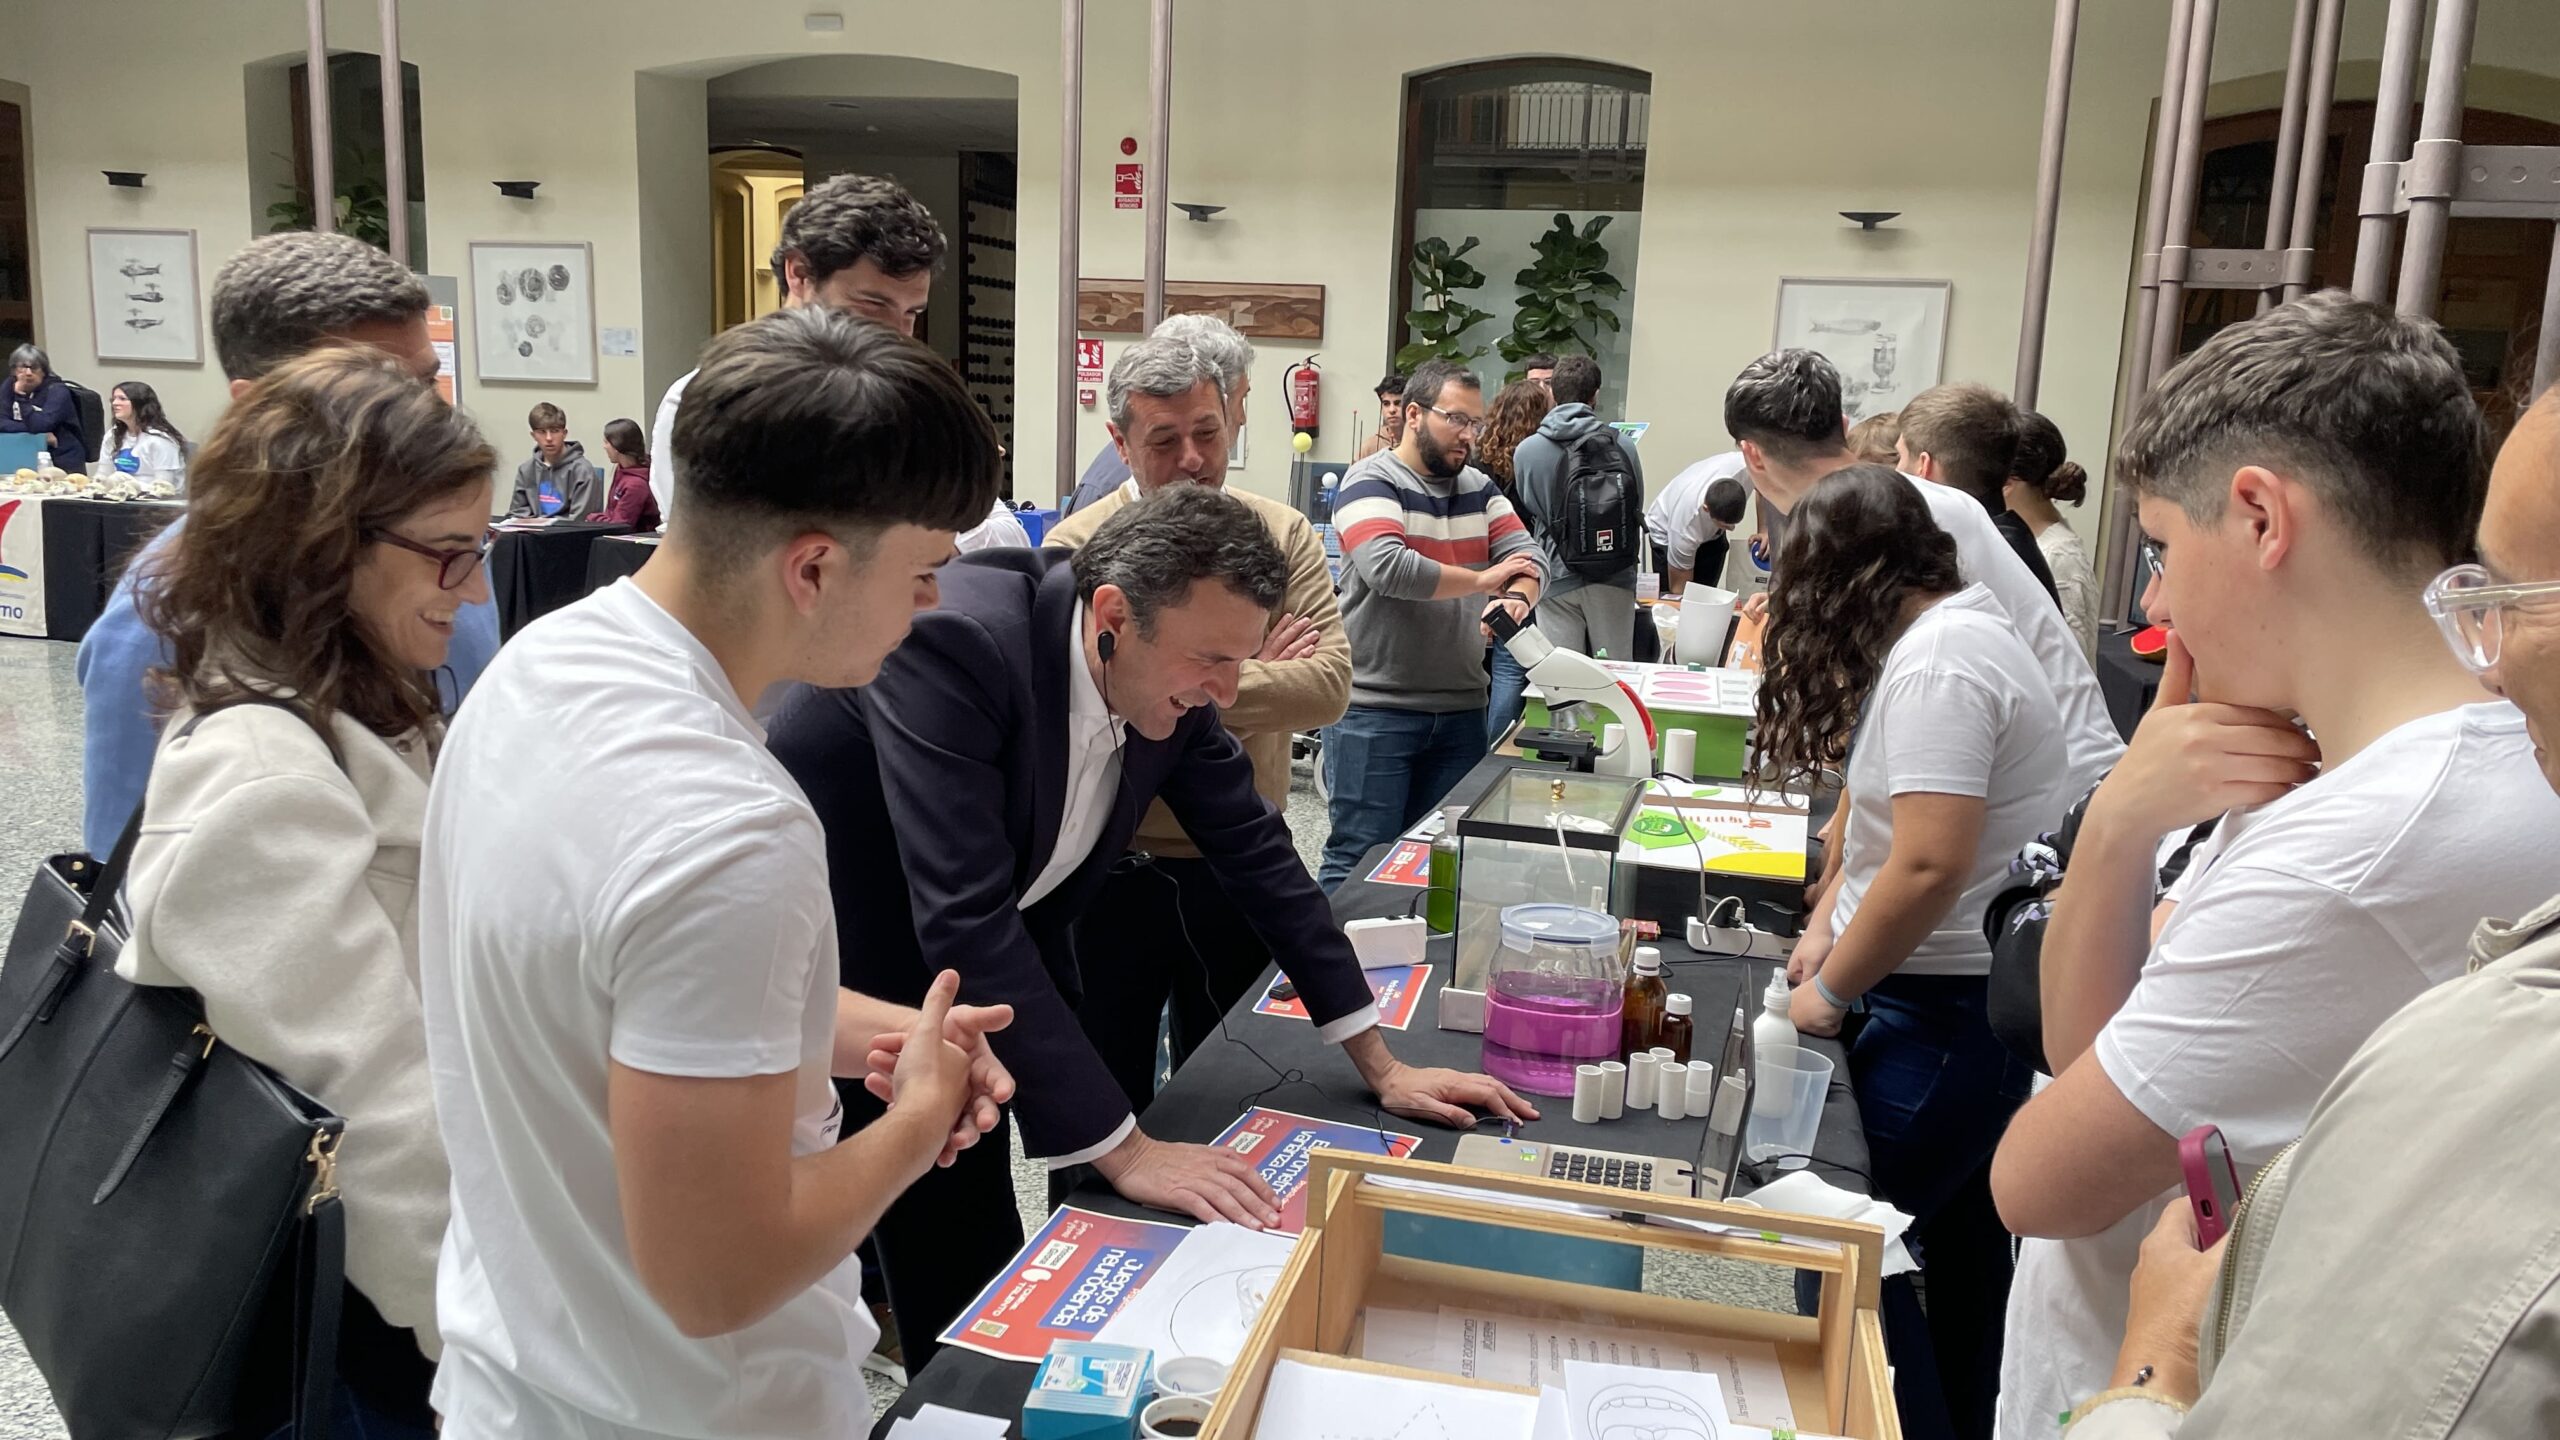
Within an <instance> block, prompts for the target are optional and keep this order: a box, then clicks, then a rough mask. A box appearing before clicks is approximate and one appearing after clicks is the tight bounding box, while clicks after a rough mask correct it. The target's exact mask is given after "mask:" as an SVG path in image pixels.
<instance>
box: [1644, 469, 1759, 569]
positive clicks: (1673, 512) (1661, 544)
mask: <svg viewBox="0 0 2560 1440" xmlns="http://www.w3.org/2000/svg"><path fill="white" fill-rule="evenodd" d="M1718 480H1739V481H1741V482H1742V484H1743V487H1744V494H1745V495H1746V496H1748V494H1749V493H1750V485H1751V473H1750V470H1749V467H1747V466H1745V465H1744V464H1743V463H1742V452H1741V451H1739V450H1728V451H1726V452H1725V453H1724V454H1722V455H1710V456H1708V457H1707V458H1706V459H1704V460H1701V461H1699V462H1698V463H1697V464H1695V465H1692V466H1690V467H1689V468H1688V469H1686V470H1683V471H1681V472H1680V473H1679V474H1677V475H1674V476H1672V477H1671V483H1670V484H1668V485H1666V486H1664V487H1663V488H1662V493H1661V494H1660V495H1657V496H1655V497H1654V500H1653V503H1652V504H1651V505H1649V506H1646V507H1645V512H1644V533H1645V534H1646V535H1648V536H1650V537H1652V540H1653V548H1654V550H1655V552H1656V553H1657V554H1659V555H1661V556H1662V557H1663V559H1664V561H1665V563H1667V564H1668V565H1670V566H1671V567H1673V568H1675V569H1680V570H1687V569H1691V568H1693V566H1694V563H1695V562H1696V560H1697V558H1698V547H1699V546H1700V545H1703V544H1705V543H1706V541H1707V539H1708V537H1709V536H1711V535H1713V534H1714V533H1715V528H1716V522H1715V521H1713V520H1711V519H1709V518H1708V517H1707V487H1708V486H1709V485H1711V484H1714V483H1715V482H1716V481H1718ZM1697 578H1698V579H1700V580H1701V581H1704V582H1705V583H1707V584H1709V585H1713V584H1716V583H1718V582H1719V581H1720V580H1721V579H1722V577H1721V576H1716V575H1701V576H1699V577H1697Z"/></svg>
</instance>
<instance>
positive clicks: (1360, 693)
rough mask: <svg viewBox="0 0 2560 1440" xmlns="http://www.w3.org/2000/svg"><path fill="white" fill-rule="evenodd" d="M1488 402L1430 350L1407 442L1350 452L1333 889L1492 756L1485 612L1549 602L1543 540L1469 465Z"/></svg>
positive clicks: (1333, 738) (1343, 507)
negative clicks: (1488, 752) (1347, 659)
mask: <svg viewBox="0 0 2560 1440" xmlns="http://www.w3.org/2000/svg"><path fill="white" fill-rule="evenodd" d="M1484 409H1485V401H1484V382H1483V381H1481V380H1479V379H1477V378H1476V375H1475V372H1474V371H1471V370H1468V369H1467V368H1465V367H1464V366H1460V365H1452V364H1448V363H1446V362H1444V361H1433V362H1431V363H1429V364H1426V365H1424V366H1422V367H1421V368H1420V369H1418V370H1416V371H1415V372H1414V375H1413V379H1412V381H1411V382H1410V383H1408V384H1407V385H1406V386H1405V391H1404V431H1403V435H1402V437H1401V438H1400V439H1399V440H1398V442H1397V444H1396V447H1395V448H1394V449H1392V450H1381V451H1379V452H1378V453H1377V454H1375V455H1372V456H1370V457H1369V458H1368V459H1366V460H1363V461H1361V462H1360V463H1359V464H1357V465H1354V466H1352V467H1351V470H1350V472H1349V473H1348V474H1346V475H1344V476H1343V477H1342V488H1341V491H1340V492H1339V494H1338V495H1337V496H1336V498H1335V500H1334V505H1333V523H1334V527H1335V529H1336V530H1338V531H1339V532H1340V534H1341V539H1342V553H1343V558H1344V560H1345V561H1346V562H1347V563H1346V564H1345V565H1344V566H1343V576H1342V628H1343V629H1344V630H1345V631H1346V632H1348V633H1349V635H1350V637H1351V708H1350V709H1349V710H1348V711H1347V712H1345V713H1344V715H1343V717H1342V719H1341V720H1340V721H1339V722H1338V723H1336V724H1334V725H1333V726H1332V727H1330V728H1329V729H1327V730H1326V731H1325V743H1324V765H1325V784H1326V787H1327V788H1328V789H1329V790H1330V791H1331V793H1332V797H1333V800H1332V819H1333V834H1332V836H1331V837H1330V838H1329V839H1327V840H1326V841H1325V847H1324V864H1323V867H1322V869H1321V871H1320V872H1319V876H1318V878H1319V879H1321V880H1322V882H1323V884H1324V888H1325V889H1326V890H1328V891H1330V890H1332V889H1334V888H1335V887H1336V886H1339V885H1340V884H1341V883H1342V882H1343V880H1344V879H1346V878H1347V877H1349V875H1350V874H1351V872H1352V869H1353V867H1355V866H1357V865H1358V864H1359V863H1360V857H1361V856H1362V855H1364V854H1366V853H1367V852H1368V850H1369V848H1370V847H1371V846H1374V845H1378V844H1382V843H1384V842H1385V841H1388V840H1391V839H1394V838H1395V836H1396V835H1397V834H1398V833H1400V832H1402V831H1403V830H1404V829H1405V828H1406V827H1407V826H1409V825H1411V824H1413V822H1414V821H1416V820H1419V819H1421V818H1422V816H1423V814H1424V813H1425V812H1426V811H1428V810H1429V809H1430V808H1431V807H1432V806H1434V805H1437V804H1439V803H1440V801H1441V799H1442V797H1444V796H1446V795H1447V794H1448V793H1449V791H1450V789H1451V788H1452V787H1453V786H1455V785H1456V784H1457V783H1458V780H1459V777H1461V776H1463V775H1465V774H1466V773H1467V771H1468V770H1469V769H1470V768H1471V767H1473V766H1474V765H1475V763H1476V762H1477V761H1478V760H1481V759H1483V758H1484V753H1485V746H1486V740H1485V732H1484V711H1485V699H1486V694H1487V691H1488V689H1489V688H1490V684H1489V681H1488V679H1487V676H1486V673H1485V666H1484V651H1485V646H1486V645H1487V644H1488V643H1489V642H1490V641H1491V640H1492V638H1493V636H1492V632H1490V631H1488V630H1486V629H1485V628H1484V623H1483V617H1484V615H1485V613H1486V611H1487V610H1489V609H1490V608H1491V607H1493V606H1495V605H1499V606H1502V607H1504V608H1506V609H1508V610H1509V611H1510V612H1511V618H1512V619H1513V620H1514V621H1518V622H1521V623H1526V622H1527V620H1528V618H1529V608H1530V607H1531V606H1533V605H1535V604H1537V603H1538V592H1539V589H1540V588H1541V586H1542V584H1543V583H1544V577H1545V571H1544V569H1543V568H1542V566H1541V564H1540V562H1539V559H1538V548H1537V543H1536V542H1535V541H1533V540H1532V539H1531V538H1530V536H1529V531H1528V527H1526V526H1524V525H1522V524H1521V523H1520V516H1519V514H1518V513H1517V512H1515V511H1514V510H1513V509H1512V508H1511V502H1510V501H1508V500H1505V499H1503V498H1502V492H1501V491H1499V490H1497V489H1495V488H1494V484H1493V481H1492V480H1491V479H1490V478H1488V477H1487V476H1486V475H1485V473H1484V472H1483V471H1481V470H1473V469H1469V468H1468V466H1467V456H1468V454H1469V453H1470V452H1471V451H1472V450H1473V449H1474V448H1475V441H1476V434H1477V432H1478V431H1479V430H1481V429H1482V428H1483V426H1484Z"/></svg>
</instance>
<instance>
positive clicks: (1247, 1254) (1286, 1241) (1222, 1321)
mask: <svg viewBox="0 0 2560 1440" xmlns="http://www.w3.org/2000/svg"><path fill="white" fill-rule="evenodd" d="M1297 1244H1298V1237H1296V1236H1295V1235H1271V1234H1266V1233H1264V1232H1262V1231H1258V1230H1247V1229H1246V1228H1244V1227H1243V1226H1241V1225H1231V1224H1229V1223H1227V1222H1226V1221H1224V1220H1220V1221H1216V1222H1213V1223H1211V1224H1207V1225H1202V1226H1200V1227H1198V1228H1197V1229H1194V1230H1193V1231H1192V1232H1191V1233H1190V1234H1188V1235H1185V1236H1183V1237H1182V1243H1181V1244H1179V1245H1176V1246H1174V1247H1173V1254H1171V1255H1170V1256H1168V1257H1166V1259H1165V1262H1164V1264H1163V1265H1162V1266H1161V1267H1160V1268H1158V1269H1157V1271H1156V1273H1155V1275H1154V1277H1153V1278H1151V1279H1149V1280H1148V1281H1147V1283H1146V1287H1145V1288H1144V1289H1141V1290H1140V1291H1138V1293H1136V1294H1135V1295H1132V1296H1130V1297H1129V1298H1128V1299H1127V1300H1126V1301H1124V1302H1122V1304H1121V1306H1120V1309H1119V1311H1118V1312H1117V1313H1116V1314H1114V1315H1113V1316H1112V1317H1111V1318H1110V1319H1109V1320H1106V1321H1104V1322H1103V1325H1102V1329H1101V1330H1100V1331H1098V1332H1096V1333H1095V1335H1094V1337H1093V1338H1094V1339H1095V1340H1098V1341H1100V1342H1102V1343H1104V1344H1106V1345H1139V1346H1144V1347H1145V1348H1147V1349H1149V1350H1152V1351H1154V1352H1155V1354H1156V1363H1157V1364H1158V1365H1162V1364H1163V1363H1164V1362H1165V1361H1167V1360H1170V1359H1172V1358H1173V1357H1175V1356H1177V1355H1205V1356H1207V1357H1208V1358H1210V1359H1212V1360H1215V1361H1217V1362H1218V1363H1220V1364H1222V1365H1233V1364H1234V1363H1236V1356H1237V1354H1238V1353H1240V1352H1241V1351H1242V1350H1243V1349H1244V1341H1245V1337H1246V1336H1247V1335H1250V1334H1252V1333H1253V1322H1254V1321H1255V1320H1257V1319H1259V1318H1260V1317H1261V1315H1262V1306H1263V1302H1265V1301H1267V1300H1269V1299H1270V1298H1271V1292H1272V1290H1273V1289H1274V1288H1275V1287H1277V1286H1278V1284H1279V1282H1280V1271H1281V1270H1282V1269H1283V1268H1284V1267H1285V1266H1287V1265H1288V1263H1289V1252H1290V1251H1291V1250H1294V1249H1296V1248H1297Z"/></svg>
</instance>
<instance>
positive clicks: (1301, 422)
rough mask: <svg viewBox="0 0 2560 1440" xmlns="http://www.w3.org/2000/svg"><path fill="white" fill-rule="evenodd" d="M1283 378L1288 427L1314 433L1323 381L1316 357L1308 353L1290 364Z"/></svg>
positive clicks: (1305, 432)
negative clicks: (1286, 391)
mask: <svg viewBox="0 0 2560 1440" xmlns="http://www.w3.org/2000/svg"><path fill="white" fill-rule="evenodd" d="M1284 378H1285V379H1286V381H1287V384H1288V388H1289V428H1290V429H1292V430H1295V431H1297V432H1299V433H1300V434H1304V435H1313V434H1315V433H1316V422H1317V418H1318V416H1319V414H1320V413H1321V410H1320V406H1319V403H1318V402H1319V399H1320V397H1321V396H1322V394H1323V383H1324V382H1323V372H1322V371H1321V370H1319V369H1318V368H1317V366H1316V357H1314V356H1313V355H1310V356H1308V357H1307V358H1306V359H1304V360H1301V361H1299V362H1298V363H1297V364H1295V365H1292V366H1290V367H1289V372H1288V374H1287V376H1286V377H1284Z"/></svg>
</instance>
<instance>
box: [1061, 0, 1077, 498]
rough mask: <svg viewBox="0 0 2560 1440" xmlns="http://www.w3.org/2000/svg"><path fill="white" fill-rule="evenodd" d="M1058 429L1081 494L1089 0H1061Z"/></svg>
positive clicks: (1068, 490)
mask: <svg viewBox="0 0 2560 1440" xmlns="http://www.w3.org/2000/svg"><path fill="white" fill-rule="evenodd" d="M1058 54H1059V57H1060V71H1059V77H1058V80H1059V84H1058V91H1059V96H1060V114H1059V121H1058V335H1057V352H1056V353H1057V357H1058V430H1057V445H1058V454H1057V463H1056V466H1055V468H1056V470H1057V472H1058V473H1057V475H1056V477H1055V478H1056V481H1057V486H1058V499H1059V501H1060V502H1061V503H1063V502H1064V501H1065V500H1066V499H1067V497H1068V496H1070V495H1073V494H1074V493H1075V490H1076V469H1077V467H1076V328H1077V327H1076V282H1077V279H1078V275H1077V271H1078V268H1079V261H1078V253H1077V252H1078V246H1079V244H1080V243H1081V242H1082V240H1083V238H1084V0H1058Z"/></svg>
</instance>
